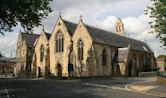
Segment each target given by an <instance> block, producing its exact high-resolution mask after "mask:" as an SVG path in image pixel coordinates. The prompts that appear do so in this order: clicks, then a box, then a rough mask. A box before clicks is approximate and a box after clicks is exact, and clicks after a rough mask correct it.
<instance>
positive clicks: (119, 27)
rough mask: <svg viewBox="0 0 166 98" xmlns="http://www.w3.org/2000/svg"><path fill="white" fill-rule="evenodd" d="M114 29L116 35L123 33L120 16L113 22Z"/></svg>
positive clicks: (122, 34)
mask: <svg viewBox="0 0 166 98" xmlns="http://www.w3.org/2000/svg"><path fill="white" fill-rule="evenodd" d="M115 31H116V33H117V34H118V35H121V36H124V35H125V31H124V26H123V22H122V21H121V19H120V18H118V19H117V21H116V23H115Z"/></svg>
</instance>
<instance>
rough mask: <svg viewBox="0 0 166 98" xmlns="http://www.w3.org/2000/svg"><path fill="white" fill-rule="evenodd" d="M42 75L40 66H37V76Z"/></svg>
mask: <svg viewBox="0 0 166 98" xmlns="http://www.w3.org/2000/svg"><path fill="white" fill-rule="evenodd" d="M40 77H42V73H41V68H40V67H38V78H40Z"/></svg>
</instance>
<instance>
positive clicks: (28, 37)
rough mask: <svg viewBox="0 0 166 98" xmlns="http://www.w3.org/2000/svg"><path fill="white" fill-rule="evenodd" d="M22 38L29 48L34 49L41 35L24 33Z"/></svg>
mask: <svg viewBox="0 0 166 98" xmlns="http://www.w3.org/2000/svg"><path fill="white" fill-rule="evenodd" d="M22 37H23V38H24V39H25V42H26V44H27V46H28V47H32V46H33V45H34V43H35V41H36V39H37V38H38V37H39V34H29V33H22Z"/></svg>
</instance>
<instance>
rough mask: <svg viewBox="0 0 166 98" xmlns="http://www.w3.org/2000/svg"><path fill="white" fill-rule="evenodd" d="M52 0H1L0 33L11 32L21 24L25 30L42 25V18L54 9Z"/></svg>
mask: <svg viewBox="0 0 166 98" xmlns="http://www.w3.org/2000/svg"><path fill="white" fill-rule="evenodd" d="M51 1H52V0H0V33H1V34H4V32H7V31H9V32H11V31H12V27H15V26H17V25H18V23H20V24H21V26H22V27H23V28H24V30H25V31H32V28H34V27H35V26H39V25H41V20H42V19H43V18H45V17H46V16H48V14H49V13H50V12H51V11H52V10H51V8H50V7H49V3H50V2H51Z"/></svg>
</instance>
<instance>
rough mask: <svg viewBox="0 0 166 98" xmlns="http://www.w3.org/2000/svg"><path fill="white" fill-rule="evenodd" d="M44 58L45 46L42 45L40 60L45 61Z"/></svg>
mask: <svg viewBox="0 0 166 98" xmlns="http://www.w3.org/2000/svg"><path fill="white" fill-rule="evenodd" d="M43 58H44V46H43V45H42V46H41V47H40V62H43Z"/></svg>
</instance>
